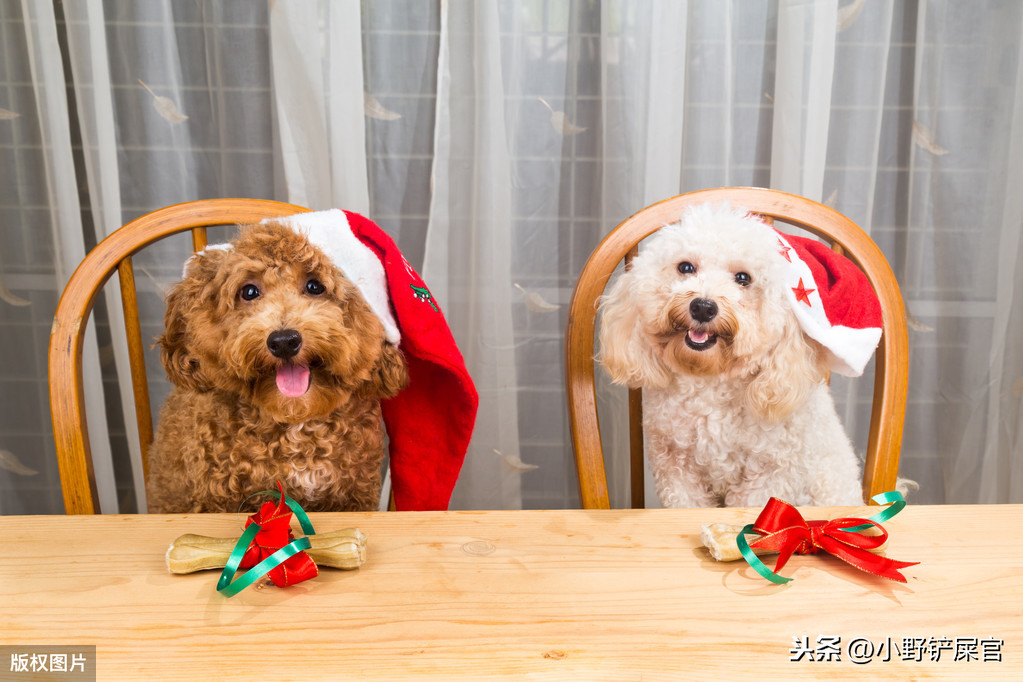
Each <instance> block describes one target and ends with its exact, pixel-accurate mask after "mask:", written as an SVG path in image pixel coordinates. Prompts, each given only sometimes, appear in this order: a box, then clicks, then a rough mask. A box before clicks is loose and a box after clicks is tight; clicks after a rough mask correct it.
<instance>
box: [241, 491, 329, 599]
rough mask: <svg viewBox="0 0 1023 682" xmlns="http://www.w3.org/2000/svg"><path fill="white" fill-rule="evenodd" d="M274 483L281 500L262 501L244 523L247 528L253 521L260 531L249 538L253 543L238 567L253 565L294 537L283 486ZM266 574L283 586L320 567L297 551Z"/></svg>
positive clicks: (310, 576)
mask: <svg viewBox="0 0 1023 682" xmlns="http://www.w3.org/2000/svg"><path fill="white" fill-rule="evenodd" d="M277 486H278V489H279V490H280V492H281V499H280V501H279V502H277V503H276V504H274V503H273V502H264V503H263V505H262V506H261V507H260V508H259V511H258V512H256V513H255V514H253V515H252V516H250V517H249V519H248V522H246V524H245V527H246V528H248V527H249V526H250V525H252V524H253V523H255V524H258V525H259V526H260V530H259V532H257V533H256V536H255V537H254V538H252V544H250V545H249V548H248V549H247V550H246V551H245V555H244V556H243V557H242V560H241V562H240V563H239V564H238V565H239V566H240V567H241V568H250V567H252V566H255V565H256V564H258V563H259V562H260V561H262V560H263V559H266V558H267V557H268V556H270V555H271V554H273V553H274V552H276V551H277V550H279V549H280V548H281V547H284V546H285V545H287V544H288V543H289V542H291V541H292V540H294V539H295V536H294V535H292V533H291V510H290V509H289V508H288V505H287V504H286V503H285V501H284V488H283V486H281V484H280V483H279V482H278V484H277ZM269 575H270V579H271V580H272V581H273V583H274V585H276V586H277V587H286V586H287V585H297V584H298V583H300V582H302V581H303V580H309V579H310V578H315V577H316V576H317V575H319V569H318V568H317V567H316V562H314V561H313V560H312V559H311V558H310V557H309V555H308V554H306V553H305V552H298V553H297V554H295V555H294V556H293V557H290V558H289V559H288V560H287V561H285V562H284V563H282V564H281V565H280V566H277V567H276V568H273V569H271V570H270V573H269Z"/></svg>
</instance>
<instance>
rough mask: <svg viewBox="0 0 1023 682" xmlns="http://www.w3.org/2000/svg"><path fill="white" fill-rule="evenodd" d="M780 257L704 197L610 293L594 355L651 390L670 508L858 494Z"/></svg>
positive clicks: (650, 412)
mask: <svg viewBox="0 0 1023 682" xmlns="http://www.w3.org/2000/svg"><path fill="white" fill-rule="evenodd" d="M783 267H784V265H783V259H782V256H781V255H780V254H779V253H778V247H777V239H776V238H775V237H774V236H773V234H772V231H771V230H770V229H767V228H766V227H765V226H764V225H763V224H762V223H760V222H759V221H758V220H757V218H755V217H753V216H751V215H749V214H748V213H747V212H746V211H744V210H737V209H733V208H731V207H730V206H728V205H727V204H723V205H708V204H705V205H700V206H696V207H693V208H691V209H689V210H688V211H687V213H686V214H685V215H684V216H683V217H682V219H681V221H680V222H678V223H674V224H671V225H668V226H665V227H664V228H662V229H660V230H659V231H658V232H656V233H655V234H654V235H653V236H651V237H650V239H649V241H648V243H647V244H645V245H644V248H643V249H642V251H641V253H640V254H639V255H638V256H637V257H636V258H635V259H634V260H633V261H632V266H631V268H630V269H629V270H628V271H627V272H624V273H623V274H622V275H621V276H619V277H618V279H617V280H616V281H615V282H614V283H613V284H612V286H611V288H610V289H609V291H608V293H607V294H606V295H605V296H604V297H603V298H602V300H601V304H600V312H601V332H600V345H601V349H600V355H599V359H600V360H601V362H602V363H603V364H604V366H605V367H606V368H607V370H608V372H609V373H610V375H611V377H612V379H613V380H614V381H616V382H618V383H624V384H627V385H629V386H632V387H642V388H643V389H644V391H643V399H644V400H643V429H644V435H645V441H646V453H647V456H648V458H649V461H650V465H651V469H652V471H653V474H654V478H655V481H656V488H657V493H658V496H659V497H660V499H661V502H662V504H664V505H665V506H669V507H706V506H718V505H721V504H724V505H725V506H751V507H757V506H762V505H763V504H765V503H766V502H767V500H768V499H769V498H770V497H771V496H776V497H780V498H782V499H784V500H786V501H788V502H790V503H792V504H796V505H856V504H862V503H863V494H862V490H861V483H860V464H859V459H858V458H857V456H856V454H855V453H854V452H853V447H852V445H851V443H850V441H849V438H848V436H847V435H846V433H845V431H844V429H843V428H842V425H841V423H840V421H839V418H838V415H837V413H836V411H835V406H834V403H833V401H832V399H831V395H830V393H829V392H828V386H827V377H828V368H827V362H826V355H825V353H826V351H825V350H824V349H823V348H822V347H821V346H820V345H819V344H818V343H817V342H816V341H814V340H812V339H810V338H809V337H807V336H805V335H804V334H803V333H802V331H801V328H800V326H799V323H798V321H797V319H796V317H795V313H794V312H793V311H792V309H791V307H790V305H789V303H788V301H787V300H786V298H785V297H786V293H785V291H784V286H785V285H784V279H783V277H782V272H783V271H782V268H783Z"/></svg>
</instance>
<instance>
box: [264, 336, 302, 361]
mask: <svg viewBox="0 0 1023 682" xmlns="http://www.w3.org/2000/svg"><path fill="white" fill-rule="evenodd" d="M266 347H267V348H269V349H270V352H271V353H273V356H274V357H275V358H280V359H281V360H290V359H291V358H293V357H295V355H296V354H297V353H298V349H299V348H301V347H302V335H301V334H299V333H298V332H297V331H296V330H294V329H280V330H278V331H275V332H271V333H270V336H268V337H266Z"/></svg>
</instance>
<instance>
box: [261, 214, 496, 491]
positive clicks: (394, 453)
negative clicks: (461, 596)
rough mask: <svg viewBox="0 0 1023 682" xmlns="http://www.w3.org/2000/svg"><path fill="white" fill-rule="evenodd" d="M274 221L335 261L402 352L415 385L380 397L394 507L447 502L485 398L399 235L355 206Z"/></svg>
mask: <svg viewBox="0 0 1023 682" xmlns="http://www.w3.org/2000/svg"><path fill="white" fill-rule="evenodd" d="M274 221H275V222H283V223H284V224H286V225H288V226H289V227H291V228H292V229H294V230H295V231H296V232H299V233H301V234H304V235H306V236H307V237H308V238H309V240H310V241H311V242H312V243H313V244H315V245H316V246H317V247H319V248H320V249H321V250H322V251H323V252H324V253H325V254H326V255H327V256H328V257H329V258H330V259H331V260H332V261H333V262H334V263H335V265H337V267H338V268H339V269H340V270H341V271H342V272H343V273H344V275H345V277H347V278H348V279H349V280H351V281H352V282H353V283H354V284H355V285H356V286H357V287H358V289H359V291H360V292H361V293H362V295H363V297H364V298H365V299H366V302H367V303H368V304H369V307H370V308H371V309H372V310H373V312H374V313H375V314H376V315H377V317H379V318H380V321H381V322H382V323H383V326H384V332H385V334H386V337H387V340H388V341H389V342H390V343H392V344H394V345H395V346H398V347H399V348H400V349H401V351H402V352H403V354H404V356H405V364H406V367H407V369H408V374H409V384H408V386H407V387H406V388H405V389H404V390H402V391H401V392H400V393H399V394H398V395H396V396H395V397H393V398H389V399H386V400H383V401H382V402H381V410H382V412H383V418H384V423H385V425H386V427H387V434H388V438H389V441H390V467H391V489H392V491H393V493H394V502H395V506H396V507H397V508H398V509H399V510H402V511H405V510H443V509H447V507H448V502H449V501H450V499H451V491H452V490H453V489H454V487H455V481H456V480H457V479H458V474H459V471H460V470H461V468H462V461H463V460H464V458H465V452H466V450H467V449H468V447H469V439H470V437H471V436H472V430H473V426H474V424H475V421H476V409H477V406H478V404H479V399H478V396H477V394H476V388H475V386H474V385H473V382H472V378H471V377H470V376H469V372H468V370H466V368H465V362H464V361H463V359H462V355H461V353H459V351H458V347H457V346H456V345H455V341H454V338H453V337H452V335H451V330H450V329H449V328H448V325H447V322H446V321H445V320H444V315H443V314H442V313H441V311H440V308H439V307H438V305H437V302H436V301H435V300H433V296H432V295H431V294H430V291H429V289H428V288H427V287H426V284H424V283H423V280H422V279H421V278H420V277H419V275H418V274H416V271H415V270H414V269H413V268H412V266H411V265H409V263H408V261H406V260H405V258H404V256H402V254H401V252H400V251H398V247H397V246H396V245H395V243H394V240H393V239H391V238H390V237H389V236H388V235H387V233H385V232H384V231H383V230H381V229H380V228H379V227H378V226H377V225H376V224H375V223H373V222H372V221H370V220H369V219H367V218H364V217H363V216H361V215H358V214H357V213H351V212H348V211H342V210H340V209H332V210H329V211H317V212H310V213H299V214H297V215H293V216H289V217H287V218H275V219H274Z"/></svg>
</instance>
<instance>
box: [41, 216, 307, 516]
mask: <svg viewBox="0 0 1023 682" xmlns="http://www.w3.org/2000/svg"><path fill="white" fill-rule="evenodd" d="M306 211H309V209H308V208H304V207H302V206H295V205H293V204H288V203H284V202H279V201H271V200H264V199H207V200H201V201H191V202H186V203H182V204H177V205H174V206H168V207H166V208H161V209H158V210H156V211H153V212H151V213H147V214H145V215H143V216H141V217H139V218H136V219H135V220H132V221H131V222H129V223H127V224H126V225H124V226H123V227H121V228H119V229H117V230H116V231H114V232H113V233H111V234H110V235H109V236H107V237H106V238H105V239H103V240H102V241H101V242H100V243H99V244H97V245H96V247H95V248H94V249H93V250H92V251H90V252H89V254H88V255H86V257H85V259H84V260H83V261H82V262H81V264H80V265H79V266H78V268H77V269H76V270H75V272H74V274H72V275H71V278H70V279H69V280H68V283H67V286H66V287H65V288H64V293H63V294H62V295H61V298H60V302H59V303H58V304H57V311H56V314H55V315H54V319H53V327H52V328H51V331H50V348H49V376H50V413H51V417H52V419H53V430H54V438H55V441H56V449H57V459H58V464H59V466H60V471H61V481H62V487H63V492H64V509H65V512H66V513H68V514H93V513H95V511H96V483H95V477H94V475H93V470H92V456H91V454H92V453H91V449H90V447H89V435H88V428H87V425H86V421H85V399H84V392H83V387H82V344H83V341H84V338H85V333H84V332H85V326H86V324H87V322H88V319H89V314H90V313H91V312H92V308H93V305H94V304H95V302H96V297H97V296H98V295H99V292H100V290H101V289H102V288H103V285H104V284H105V283H106V282H107V280H109V279H110V276H111V275H112V274H113V272H114V270H116V269H117V268H118V267H119V265H120V263H121V262H122V261H123V260H124V259H125V258H129V257H130V256H132V255H133V254H135V253H137V252H138V251H139V250H140V249H142V248H143V247H145V246H146V245H148V244H151V243H153V242H155V241H159V240H160V239H163V238H165V237H168V236H170V235H172V234H176V233H178V232H184V231H186V230H190V229H195V228H202V227H211V226H214V225H231V224H244V223H253V222H258V221H260V220H263V219H265V218H276V217H282V216H286V215H294V214H296V213H303V212H306ZM55 387H62V388H55ZM86 482H87V483H86Z"/></svg>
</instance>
